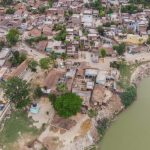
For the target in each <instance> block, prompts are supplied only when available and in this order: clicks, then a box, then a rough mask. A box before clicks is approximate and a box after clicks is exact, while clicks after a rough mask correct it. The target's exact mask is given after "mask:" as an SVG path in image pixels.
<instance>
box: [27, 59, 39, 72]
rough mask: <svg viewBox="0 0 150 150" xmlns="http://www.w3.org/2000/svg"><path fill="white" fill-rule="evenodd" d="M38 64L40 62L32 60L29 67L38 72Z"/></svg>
mask: <svg viewBox="0 0 150 150" xmlns="http://www.w3.org/2000/svg"><path fill="white" fill-rule="evenodd" d="M37 66H38V62H37V61H35V60H31V61H30V62H29V64H28V67H29V68H30V69H31V71H33V72H36V69H37Z"/></svg>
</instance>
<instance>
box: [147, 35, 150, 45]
mask: <svg viewBox="0 0 150 150" xmlns="http://www.w3.org/2000/svg"><path fill="white" fill-rule="evenodd" d="M147 44H150V36H149V37H148V39H147Z"/></svg>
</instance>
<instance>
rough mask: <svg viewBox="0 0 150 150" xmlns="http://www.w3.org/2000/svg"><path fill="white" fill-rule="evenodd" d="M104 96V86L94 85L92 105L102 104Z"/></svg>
mask: <svg viewBox="0 0 150 150" xmlns="http://www.w3.org/2000/svg"><path fill="white" fill-rule="evenodd" d="M104 97H105V87H104V86H102V85H95V87H94V90H93V94H92V98H91V101H92V103H93V105H95V106H96V105H102V103H103V99H104Z"/></svg>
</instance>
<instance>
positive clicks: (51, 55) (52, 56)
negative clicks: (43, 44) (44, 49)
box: [49, 51, 57, 66]
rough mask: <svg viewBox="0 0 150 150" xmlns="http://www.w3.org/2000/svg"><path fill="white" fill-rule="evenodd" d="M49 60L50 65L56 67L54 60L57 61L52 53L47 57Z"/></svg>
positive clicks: (55, 55)
mask: <svg viewBox="0 0 150 150" xmlns="http://www.w3.org/2000/svg"><path fill="white" fill-rule="evenodd" d="M49 59H50V61H51V63H52V65H53V66H55V65H56V59H57V54H56V53H55V52H54V51H52V52H51V53H50V55H49Z"/></svg>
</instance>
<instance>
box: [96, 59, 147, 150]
mask: <svg viewBox="0 0 150 150" xmlns="http://www.w3.org/2000/svg"><path fill="white" fill-rule="evenodd" d="M126 69H127V72H130V73H128V76H127V74H126V76H124V77H123V78H124V79H126V80H125V81H122V82H126V81H127V80H128V82H129V83H127V84H128V86H129V85H132V84H134V85H136V87H137V86H138V84H139V83H140V82H141V80H142V79H144V78H146V77H148V76H150V62H141V63H139V64H130V65H128V67H126ZM123 73H124V71H123ZM121 78H122V77H121ZM122 88H123V87H122ZM122 112H124V109H122V110H120V111H119V112H118V113H117V114H114V116H113V117H112V118H109V119H110V124H109V125H108V127H107V128H106V130H108V128H110V126H111V125H112V123H113V122H115V120H116V118H117V117H118V115H120V114H121V113H122ZM100 143H101V141H100ZM99 149H100V148H99V147H98V150H99Z"/></svg>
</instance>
